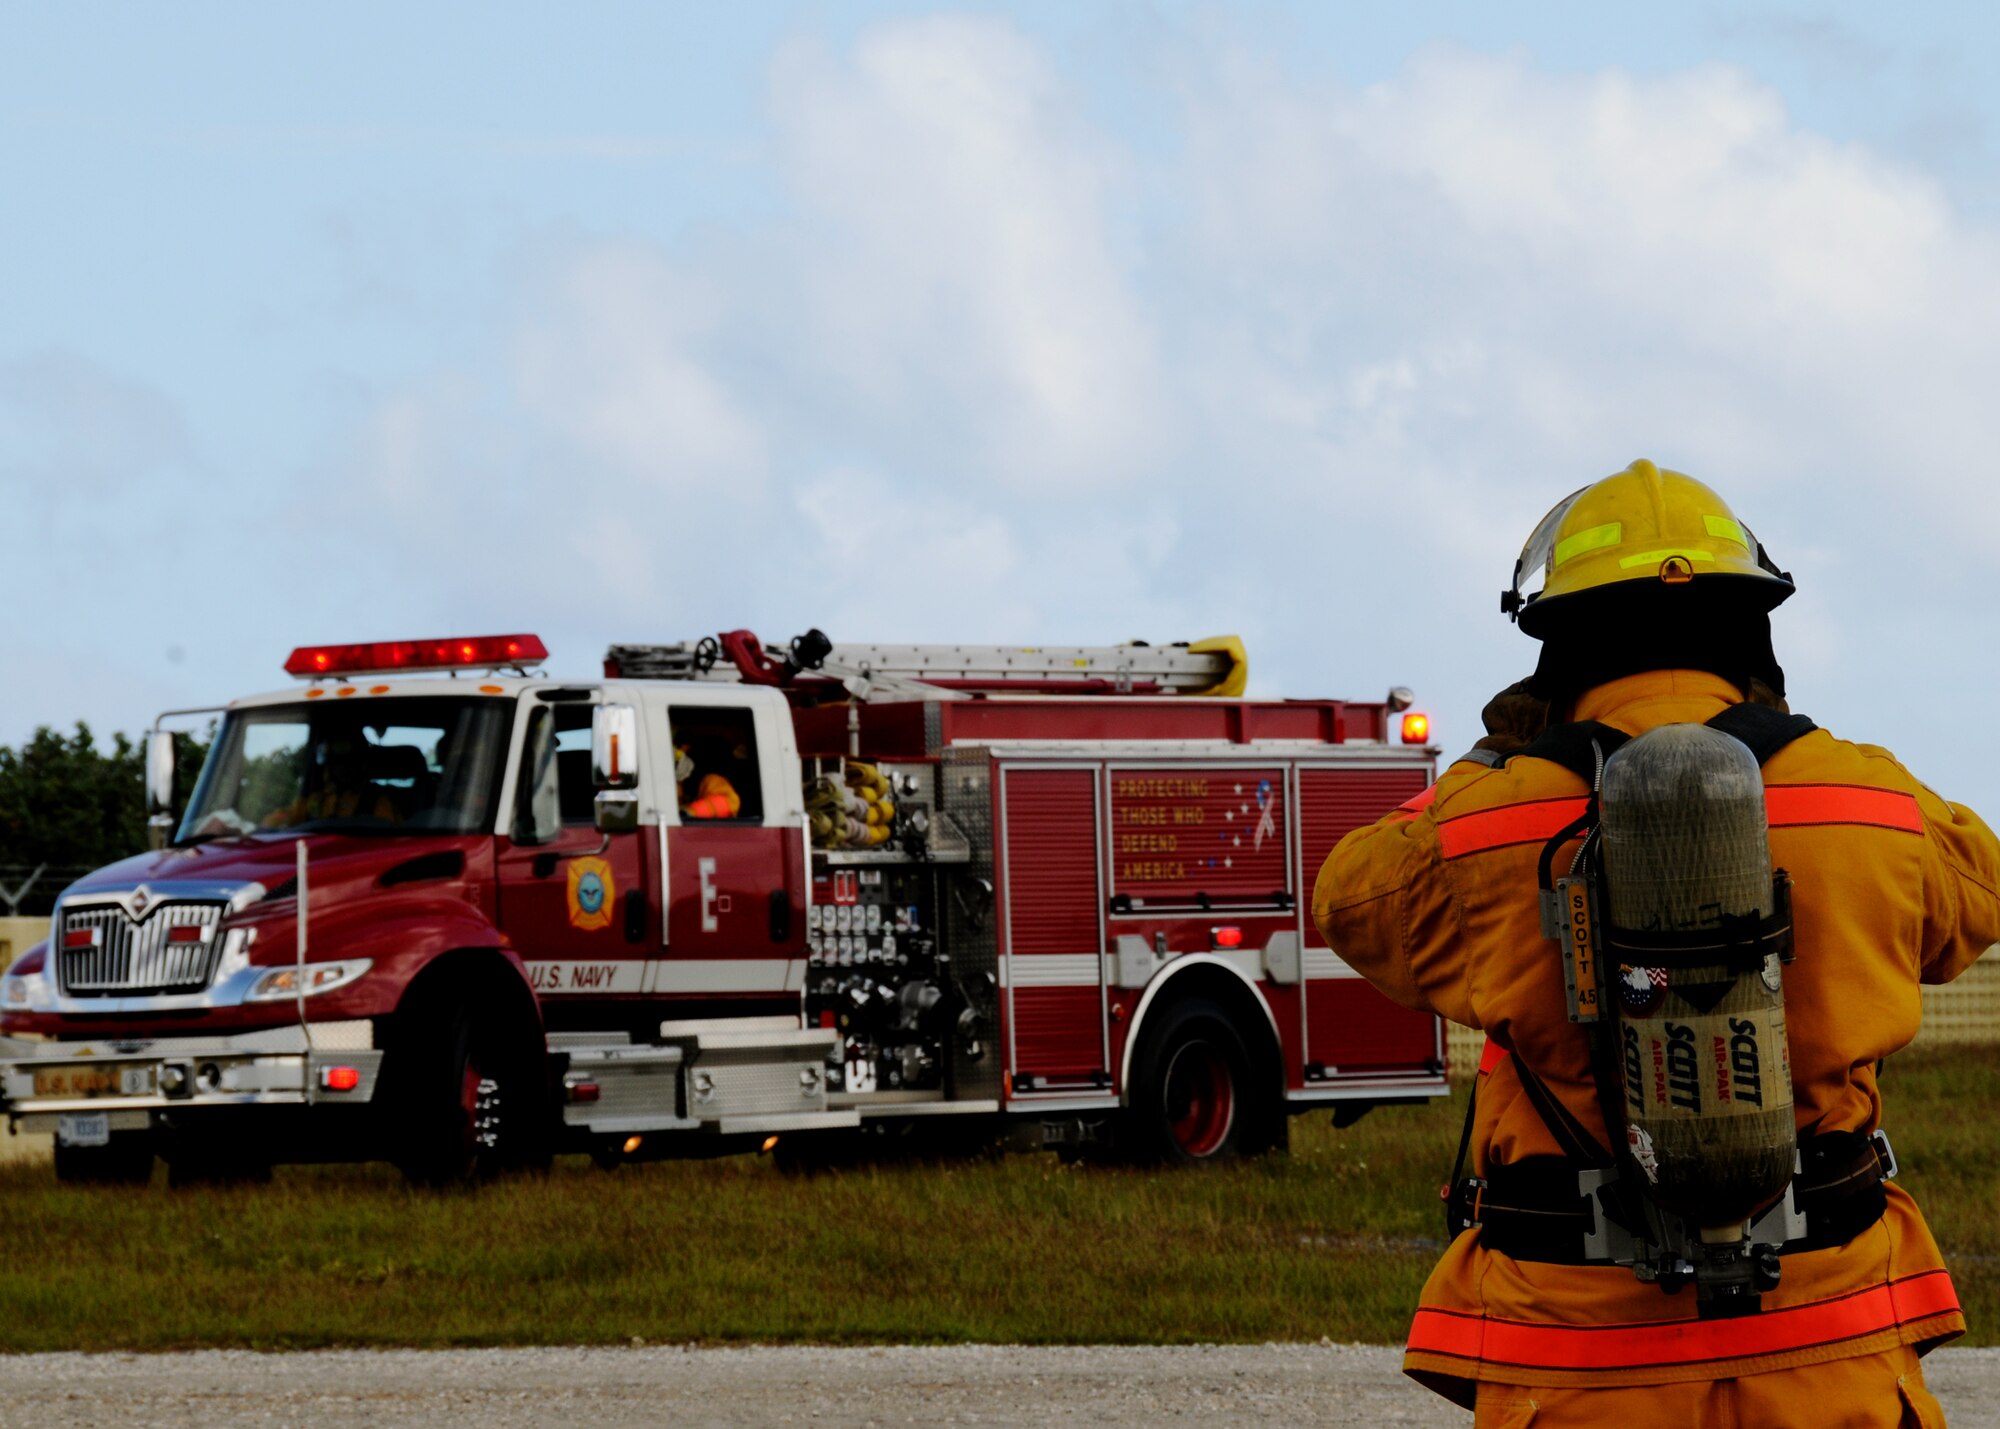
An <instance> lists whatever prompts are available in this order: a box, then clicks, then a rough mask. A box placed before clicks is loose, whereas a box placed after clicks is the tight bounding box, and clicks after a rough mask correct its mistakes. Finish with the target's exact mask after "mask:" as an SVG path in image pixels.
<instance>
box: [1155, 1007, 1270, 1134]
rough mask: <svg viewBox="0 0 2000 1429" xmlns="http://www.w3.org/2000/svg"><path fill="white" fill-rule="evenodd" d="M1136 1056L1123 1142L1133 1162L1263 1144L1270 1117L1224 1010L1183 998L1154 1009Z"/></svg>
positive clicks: (1247, 1054)
mask: <svg viewBox="0 0 2000 1429" xmlns="http://www.w3.org/2000/svg"><path fill="white" fill-rule="evenodd" d="M1155 1015H1156V1018H1157V1021H1155V1022H1153V1023H1152V1025H1150V1026H1148V1027H1147V1029H1146V1034H1145V1041H1144V1043H1143V1044H1142V1045H1141V1046H1140V1048H1139V1050H1138V1056H1137V1058H1136V1059H1135V1067H1136V1073H1135V1076H1134V1079H1133V1088H1132V1098H1131V1103H1130V1106H1129V1108H1128V1110H1127V1113H1126V1131H1127V1137H1126V1140H1127V1143H1128V1146H1129V1148H1130V1150H1131V1151H1132V1153H1133V1154H1134V1155H1135V1156H1137V1157H1138V1158H1139V1159H1140V1160H1145V1161H1155V1162H1167V1163H1179V1164H1183V1165H1198V1164H1203V1163H1207V1162H1213V1161H1227V1160H1230V1159H1232V1158H1234V1157H1237V1156H1241V1155H1244V1154H1245V1153H1246V1152H1249V1151H1252V1150H1259V1149H1262V1147H1263V1145H1264V1144H1265V1143H1266V1141H1267V1140H1268V1138H1266V1137H1264V1136H1262V1135H1260V1134H1259V1133H1258V1131H1257V1130H1256V1128H1258V1127H1260V1126H1262V1125H1263V1124H1264V1123H1265V1122H1266V1121H1267V1120H1268V1119H1269V1117H1270V1109H1269V1108H1268V1107H1265V1106H1264V1105H1262V1102H1263V1101H1264V1100H1267V1098H1265V1097H1262V1096H1260V1094H1259V1092H1258V1090H1257V1088H1256V1086H1255V1085H1254V1083H1253V1081H1252V1078H1251V1059H1250V1052H1249V1048H1248V1047H1247V1046H1246V1045H1245V1044H1244V1040H1243V1035H1242V1033H1240V1032H1239V1031H1237V1029H1236V1025H1235V1023H1233V1022H1232V1021H1231V1020H1230V1018H1229V1014H1228V1013H1226V1012H1224V1011H1223V1010H1222V1009H1221V1008H1219V1007H1217V1006H1216V1005H1215V1004H1214V1003H1212V1002H1209V1001H1206V1000H1205V999H1200V998H1190V999H1188V1000H1186V1001H1183V1002H1178V1003H1175V1004H1173V1005H1172V1006H1170V1007H1167V1008H1163V1009H1161V1010H1160V1011H1159V1012H1158V1013H1157V1014H1155Z"/></svg>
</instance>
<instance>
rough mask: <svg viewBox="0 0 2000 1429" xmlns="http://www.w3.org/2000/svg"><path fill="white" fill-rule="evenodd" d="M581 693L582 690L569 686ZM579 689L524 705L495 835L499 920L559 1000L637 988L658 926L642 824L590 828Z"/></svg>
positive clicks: (536, 978)
mask: <svg viewBox="0 0 2000 1429" xmlns="http://www.w3.org/2000/svg"><path fill="white" fill-rule="evenodd" d="M578 693H579V694H582V692H578ZM595 704H596V700H595V699H594V698H592V697H584V698H577V699H569V700H558V701H547V700H541V699H536V700H533V701H531V702H530V703H529V704H528V706H527V709H526V713H525V717H524V719H523V721H522V723H523V734H522V742H521V750H520V756H519V763H518V764H517V766H516V769H515V780H514V782H515V798H514V807H513V809H512V811H511V823H510V822H509V821H508V820H503V821H502V826H503V829H505V830H506V831H505V832H504V833H503V836H502V837H501V838H500V840H499V860H498V863H499V885H500V925H501V927H502V928H503V929H504V930H505V931H506V933H507V936H508V937H509V938H511V939H512V940H513V943H514V948H515V951H517V952H518V953H519V954H520V955H521V961H522V962H524V963H526V964H527V967H528V976H529V978H530V980H531V981H532V982H533V983H534V985H535V989H536V991H537V992H539V993H541V994H542V995H543V996H545V997H550V996H560V997H563V998H576V997H593V996H596V997H603V996H620V997H634V996H637V995H639V994H640V993H642V992H644V991H645V988H646V982H647V971H648V950H649V946H650V941H651V938H650V936H649V935H652V936H656V935H657V928H658V924H657V922H656V921H655V920H654V919H653V917H652V915H651V911H650V904H651V898H650V896H649V893H650V890H649V887H648V884H649V879H648V870H647V860H646V859H645V858H644V857H643V856H642V852H641V840H642V835H643V834H644V833H645V831H644V830H639V831H635V832H633V833H625V834H613V835H612V836H611V838H610V842H609V845H608V846H604V845H605V839H604V836H603V835H602V834H600V833H598V831H597V827H596V823H595V820H594V814H593V809H592V798H593V796H594V793H595V790H594V789H593V788H592V785H591V781H590V712H591V710H592V709H593V708H594V707H595Z"/></svg>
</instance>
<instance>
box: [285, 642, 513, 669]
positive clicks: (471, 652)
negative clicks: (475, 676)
mask: <svg viewBox="0 0 2000 1429" xmlns="http://www.w3.org/2000/svg"><path fill="white" fill-rule="evenodd" d="M548 658H549V648H548V646H546V645H544V644H542V637H541V636H539V635H459V636H453V637H450V638H448V639H444V640H375V641H370V642H368V643H367V644H364V645H301V646H299V648H298V649H296V650H294V651H293V652H292V655H291V658H290V659H289V660H287V661H285V673H286V674H288V675H303V676H306V677H307V678H308V679H310V678H311V677H313V676H315V675H376V674H393V673H395V672H396V671H399V670H462V669H468V668H486V667H490V666H494V665H538V664H540V663H541V662H542V661H544V660H546V659H548Z"/></svg>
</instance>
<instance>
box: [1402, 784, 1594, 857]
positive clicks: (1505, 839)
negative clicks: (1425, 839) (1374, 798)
mask: <svg viewBox="0 0 2000 1429" xmlns="http://www.w3.org/2000/svg"><path fill="white" fill-rule="evenodd" d="M1589 807H1590V800H1588V799H1586V798H1582V797H1577V798H1573V799H1537V800H1535V801H1534V802H1533V803H1528V804H1503V805H1501V806H1500V807H1499V808H1497V809H1481V810H1480V811H1479V812H1478V813H1476V814H1461V815H1460V816H1459V817H1457V818H1455V819H1446V820H1445V821H1444V822H1443V823H1441V824H1439V825H1438V845H1439V847H1440V848H1441V849H1442V850H1443V851H1444V856H1445V857H1446V858H1463V857H1465V855H1467V854H1469V853H1484V852H1486V850H1488V849H1494V848H1508V847H1511V846H1512V845H1514V844H1543V843H1547V842H1548V841H1549V840H1550V839H1552V838H1554V837H1555V836H1556V835H1557V834H1559V833H1561V832H1562V831H1563V830H1564V829H1566V828H1568V827H1569V826H1570V825H1571V824H1573V823H1575V822H1576V821H1577V820H1578V819H1580V818H1582V817H1583V811H1584V810H1585V809H1587V808H1589Z"/></svg>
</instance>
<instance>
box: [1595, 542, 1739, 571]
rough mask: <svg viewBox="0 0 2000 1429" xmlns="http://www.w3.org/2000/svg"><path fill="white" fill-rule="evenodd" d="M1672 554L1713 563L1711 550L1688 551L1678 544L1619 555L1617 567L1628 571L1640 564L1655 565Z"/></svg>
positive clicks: (1713, 555)
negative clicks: (1661, 548) (1662, 548)
mask: <svg viewBox="0 0 2000 1429" xmlns="http://www.w3.org/2000/svg"><path fill="white" fill-rule="evenodd" d="M1674 556H1679V557H1680V558H1681V559H1682V560H1684V561H1707V562H1708V563H1709V564H1710V565H1711V566H1712V565H1714V564H1715V553H1714V552H1713V551H1690V550H1686V549H1684V548H1682V547H1680V546H1669V547H1667V548H1666V549H1665V550H1663V551H1640V552H1638V553H1637V554H1636V555H1630V556H1620V557H1619V558H1618V569H1619V570H1621V571H1629V570H1634V569H1636V568H1638V567H1640V566H1657V565H1659V564H1660V562H1662V561H1665V560H1669V559H1671V558H1673V557H1674Z"/></svg>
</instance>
